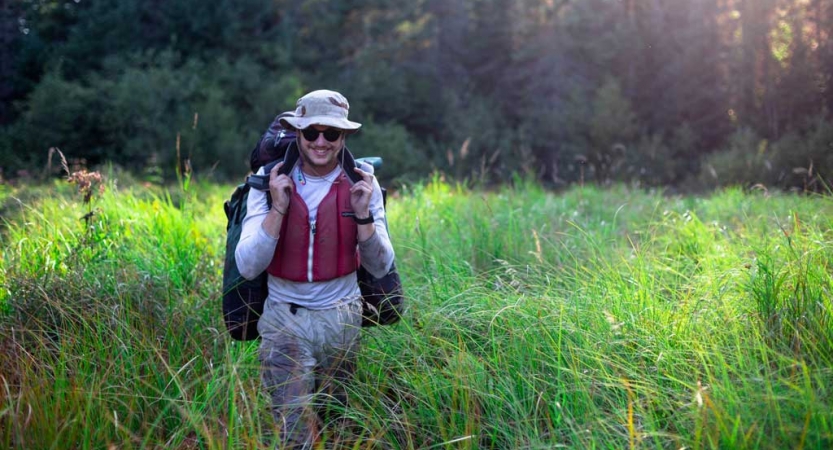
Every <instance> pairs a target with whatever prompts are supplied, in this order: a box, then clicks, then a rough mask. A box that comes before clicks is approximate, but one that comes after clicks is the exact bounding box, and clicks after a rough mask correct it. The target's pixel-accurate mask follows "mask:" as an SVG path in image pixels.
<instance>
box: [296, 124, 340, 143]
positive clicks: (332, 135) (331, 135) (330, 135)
mask: <svg viewBox="0 0 833 450" xmlns="http://www.w3.org/2000/svg"><path fill="white" fill-rule="evenodd" d="M321 133H324V139H326V140H327V141H329V142H335V141H337V140H338V138H340V137H341V130H339V129H338V128H327V129H326V130H324V131H318V130H316V129H315V128H313V127H309V128H304V129H303V130H301V134H303V135H304V139H306V140H308V141H310V142H315V140H316V139H318V135H319V134H321Z"/></svg>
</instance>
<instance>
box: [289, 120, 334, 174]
mask: <svg viewBox="0 0 833 450" xmlns="http://www.w3.org/2000/svg"><path fill="white" fill-rule="evenodd" d="M300 134H301V138H300V142H301V158H303V161H304V165H303V169H302V170H304V172H306V173H308V174H309V175H317V176H321V175H326V174H328V173H330V172H332V171H333V170H334V169H335V168H336V166H337V165H338V160H337V159H336V156H337V154H338V151H339V150H341V148H342V147H343V146H344V132H342V130H339V129H338V128H332V127H328V126H325V125H311V126H309V127H307V128H306V129H304V130H301V133H300ZM316 134H317V136H316ZM327 138H330V139H335V140H333V141H330V140H328V139H327Z"/></svg>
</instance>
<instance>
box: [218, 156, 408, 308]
mask: <svg viewBox="0 0 833 450" xmlns="http://www.w3.org/2000/svg"><path fill="white" fill-rule="evenodd" d="M360 168H361V169H362V170H365V171H369V172H372V171H373V167H372V166H370V165H369V164H363V165H362V166H361V167H360ZM341 172H342V169H341V167H340V166H339V167H336V169H335V170H334V171H332V172H330V173H329V174H327V175H325V176H323V177H313V176H310V175H306V174H304V173H303V172H302V171H301V168H300V164H299V165H296V167H295V168H293V170H292V172H291V176H292V181H293V182H294V184H295V191H296V192H297V193H298V194H299V195H300V196H301V198H302V199H303V200H304V203H306V205H307V208H308V209H309V214H310V220H315V219H316V217H317V214H318V205H319V204H320V203H321V200H323V199H324V197H325V196H326V195H327V193H328V192H329V190H330V187H331V185H332V184H333V182H334V181H335V180H336V178H338V176H339V175H340V174H341ZM258 173H259V174H263V173H264V172H263V168H261V169H260V170H259V171H258ZM246 208H247V210H246V211H247V212H246V218H245V219H243V230H242V232H241V234H240V241H239V242H238V243H237V248H236V250H235V252H234V257H235V259H236V261H237V267H238V269H239V270H240V274H241V275H243V276H244V277H245V278H248V279H252V278H254V277H256V276H258V275H259V274H260V273H262V272H263V271H264V270H266V267H268V266H269V263H270V262H271V261H272V257H273V256H274V254H275V247H276V245H277V243H278V239H280V237H278V238H277V239H276V238H273V237H272V236H270V235H269V234H268V233H266V231H265V230H264V229H263V226H262V224H263V220H264V219H265V218H266V214H267V213H268V212H269V208H268V206H267V204H266V192H264V191H258V190H256V189H252V190H250V191H249V198H248V203H247V204H246ZM370 212H371V214H372V215H373V219H374V221H373V223H374V227H375V229H376V231H375V233H373V236H371V237H370V239H368V240H366V241H364V242H359V245H358V249H359V256H360V260H361V264H362V266H364V268H365V269H367V271H368V272H370V273H371V274H372V275H373V276H375V277H377V278H380V277H382V276H384V275H385V274H387V273H388V271H389V270H390V267H391V265H392V264H393V259H394V253H393V246H392V245H391V242H390V237H389V235H388V228H387V219H386V217H385V208H384V204H383V202H382V189H381V187H380V186H379V182H378V181H376V178H375V177H374V178H373V193H372V195H371V197H370ZM268 285H269V296H268V298H267V300H266V301H267V303H269V302H280V303H295V304H297V305H299V306H302V307H304V308H309V309H325V308H330V307H332V306H334V305H335V304H336V303H337V302H338V301H339V300H342V299H345V298H355V297H356V296H358V295H360V292H359V288H358V284H357V282H356V273H355V272H353V273H350V274H348V275H345V276H343V277H340V278H335V279H332V280H327V281H314V282H295V281H289V280H286V279H283V278H278V277H274V276H272V275H269V277H268Z"/></svg>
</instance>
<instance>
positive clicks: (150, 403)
mask: <svg viewBox="0 0 833 450" xmlns="http://www.w3.org/2000/svg"><path fill="white" fill-rule="evenodd" d="M121 184H123V185H122V186H117V184H116V182H115V179H114V178H113V177H110V178H106V179H105V180H104V185H105V186H107V189H106V190H105V191H104V192H103V193H99V192H98V191H96V190H93V191H90V192H91V198H90V202H89V203H85V201H84V199H83V198H82V197H83V195H82V194H83V193H79V192H77V185H72V184H68V183H66V181H57V182H55V183H54V184H51V185H48V186H43V187H38V188H27V189H11V188H9V187H4V188H3V190H0V200H2V210H0V214H2V216H3V219H4V221H5V223H4V224H3V225H2V227H3V228H2V232H0V240H2V241H1V242H0V244H2V252H3V260H2V266H0V285H2V291H0V296H2V298H0V308H1V309H2V316H0V317H1V318H0V448H16V449H17V448H20V449H107V448H115V449H145V448H160V449H161V448H174V449H196V448H200V449H203V448H204V449H236V448H266V445H267V444H266V442H267V441H268V438H267V437H266V436H268V435H269V433H270V431H271V430H272V428H273V424H272V423H271V417H270V415H269V414H268V412H267V409H266V408H267V398H266V397H265V395H263V394H262V393H261V391H260V387H259V378H258V367H257V359H256V355H255V350H256V345H257V344H256V343H236V342H232V341H231V340H230V339H229V338H228V336H227V335H226V333H225V330H224V329H223V324H222V318H221V312H220V294H221V292H220V290H221V272H222V263H223V256H224V244H225V243H224V238H225V217H224V214H223V210H222V202H223V200H224V199H225V197H226V196H228V195H229V194H230V193H231V189H232V188H231V187H230V186H202V185H190V186H188V187H187V189H183V188H176V189H172V190H170V191H161V190H158V189H154V188H144V187H141V186H140V185H138V184H135V183H121ZM93 187H94V186H93ZM91 211H92V212H94V214H93V215H92V216H90V217H89V218H88V219H81V217H82V216H85V215H86V214H88V213H89V212H91ZM388 215H389V223H390V229H391V233H392V236H393V238H394V246H395V248H396V251H397V265H398V267H399V268H400V271H401V274H402V277H403V281H404V283H405V288H406V291H407V294H408V299H409V302H410V311H409V313H408V315H407V317H406V320H405V321H404V322H403V323H400V324H397V325H394V326H390V327H384V328H376V329H369V330H365V331H364V337H363V349H362V353H361V355H360V364H359V369H358V373H357V375H356V379H355V382H354V383H353V384H352V385H351V386H350V402H351V404H350V407H349V408H347V409H346V410H345V411H344V415H345V416H347V417H348V418H350V419H352V420H351V423H352V424H353V425H352V427H350V429H342V428H336V427H335V426H334V425H332V424H329V425H328V426H326V427H325V428H324V429H323V431H322V435H321V440H320V442H319V444H320V448H350V449H375V448H378V449H428V448H444V449H481V448H482V449H521V448H528V449H543V448H548V449H549V448H578V449H585V448H587V449H636V448H662V449H680V448H686V449H703V448H708V449H711V448H720V449H732V448H767V449H784V448H795V449H825V448H833V303H831V294H832V293H831V291H832V290H833V200H831V199H830V198H823V197H811V196H796V195H787V194H782V193H774V192H771V193H767V192H764V191H752V192H743V191H742V190H739V189H731V190H726V191H721V192H717V193H714V194H712V195H710V196H708V197H702V198H695V197H668V196H663V195H661V194H660V193H648V192H644V191H639V190H629V189H626V188H624V187H615V188H611V189H607V190H601V189H596V188H590V187H585V188H574V189H571V190H568V191H566V192H559V193H553V192H547V191H545V190H543V189H541V188H539V187H537V186H535V185H533V184H527V183H523V182H520V181H519V182H518V183H517V184H516V186H515V187H513V188H504V189H500V190H497V191H492V192H481V191H476V190H470V189H467V188H463V187H459V186H454V185H449V184H446V183H444V182H442V181H441V180H438V179H435V180H434V181H433V182H430V183H426V184H424V185H419V186H415V187H412V188H411V189H408V190H407V191H404V192H401V193H399V194H398V195H397V196H393V198H390V199H389V201H388Z"/></svg>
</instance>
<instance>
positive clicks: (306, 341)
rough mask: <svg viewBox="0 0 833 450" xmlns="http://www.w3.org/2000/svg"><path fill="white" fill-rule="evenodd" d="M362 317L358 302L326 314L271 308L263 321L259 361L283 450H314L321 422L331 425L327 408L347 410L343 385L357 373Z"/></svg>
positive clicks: (283, 305) (282, 306) (277, 305)
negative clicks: (314, 442) (313, 444)
mask: <svg viewBox="0 0 833 450" xmlns="http://www.w3.org/2000/svg"><path fill="white" fill-rule="evenodd" d="M361 314H362V305H361V299H360V298H358V297H357V298H355V299H348V300H347V301H344V302H342V303H339V304H338V305H337V306H335V307H333V308H330V309H324V310H311V309H306V308H303V307H299V306H295V305H292V304H286V303H272V304H268V305H267V307H266V311H264V314H263V315H262V316H261V317H260V320H259V321H258V331H259V332H260V335H261V337H262V338H263V341H262V342H261V344H260V351H259V359H260V363H261V366H262V370H263V371H262V378H263V386H264V388H265V389H266V391H267V392H268V393H269V395H270V396H271V398H272V414H273V416H274V418H275V421H276V426H277V427H278V428H279V429H280V436H279V439H278V442H279V445H278V448H311V446H312V443H313V441H314V439H315V437H316V434H317V429H318V426H319V424H320V421H321V420H328V419H327V417H326V411H327V409H328V408H327V405H328V404H329V405H331V406H335V407H336V408H338V407H343V406H345V405H346V401H347V395H346V391H345V389H344V382H346V381H347V380H349V379H350V378H351V377H352V376H353V372H354V370H355V356H356V352H357V351H358V347H359V341H360V336H361V334H360V332H361ZM333 403H335V405H333ZM315 413H318V414H315ZM322 413H323V414H322ZM319 416H323V417H319Z"/></svg>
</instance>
